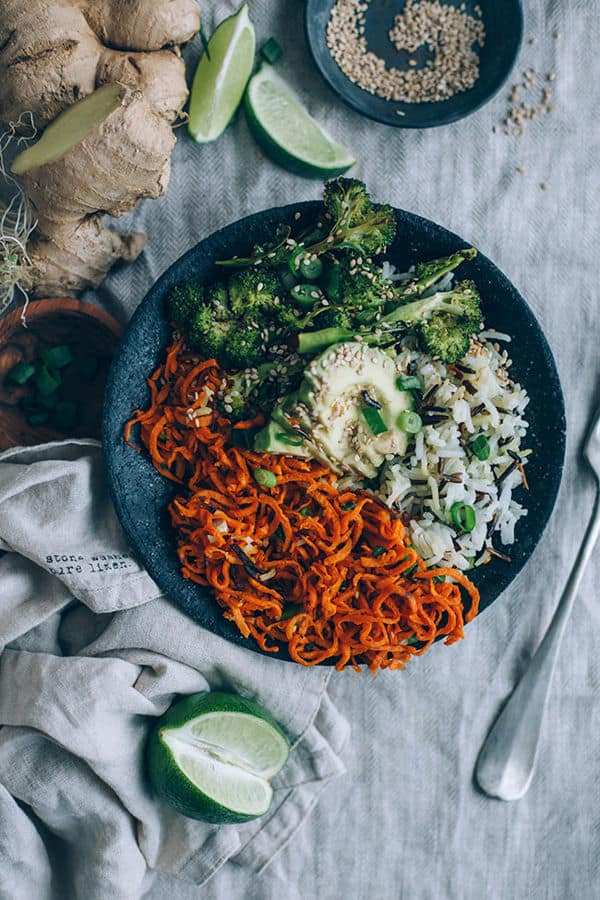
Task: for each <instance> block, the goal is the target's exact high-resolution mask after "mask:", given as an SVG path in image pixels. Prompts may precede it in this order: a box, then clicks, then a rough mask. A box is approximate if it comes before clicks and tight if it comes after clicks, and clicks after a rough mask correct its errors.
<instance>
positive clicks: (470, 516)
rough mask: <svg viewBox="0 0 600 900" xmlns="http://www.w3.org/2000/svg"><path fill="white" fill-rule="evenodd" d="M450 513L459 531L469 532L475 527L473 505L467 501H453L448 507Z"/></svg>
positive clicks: (475, 519)
mask: <svg viewBox="0 0 600 900" xmlns="http://www.w3.org/2000/svg"><path fill="white" fill-rule="evenodd" d="M450 515H451V517H452V521H453V522H454V524H455V525H456V527H457V528H460V530H461V531H466V532H470V531H473V529H474V528H475V525H476V522H477V516H476V515H475V510H474V509H473V507H472V506H469V505H468V504H467V503H462V502H461V501H457V502H456V503H453V504H452V506H451V507H450Z"/></svg>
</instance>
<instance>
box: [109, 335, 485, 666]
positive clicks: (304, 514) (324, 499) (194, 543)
mask: <svg viewBox="0 0 600 900" xmlns="http://www.w3.org/2000/svg"><path fill="white" fill-rule="evenodd" d="M222 379H223V372H222V371H221V370H220V369H219V367H218V365H217V363H216V362H215V361H214V360H208V361H199V360H198V357H197V356H194V355H193V354H192V353H191V352H190V351H189V350H188V349H187V348H186V346H185V344H184V341H183V339H181V338H177V339H175V340H174V341H173V343H172V344H171V345H170V347H169V348H168V350H167V355H166V360H165V362H164V363H163V364H162V365H160V366H159V367H158V369H157V370H156V372H154V374H153V375H152V377H151V378H150V379H149V381H148V385H149V388H150V393H151V400H150V405H149V407H148V409H146V410H144V411H142V410H138V411H137V412H136V413H135V415H134V417H133V418H132V420H131V421H130V422H129V423H128V426H127V433H126V440H127V441H128V442H129V443H131V431H132V428H133V426H134V425H136V424H139V425H140V434H141V442H142V444H143V445H144V447H145V448H146V450H147V451H148V452H149V454H150V456H151V459H152V462H153V464H154V466H155V468H156V469H157V470H158V471H159V472H160V473H161V475H164V477H165V478H169V479H171V480H172V481H174V482H176V483H177V484H180V485H181V493H180V494H179V495H178V496H176V498H175V499H174V500H173V501H172V503H171V505H170V508H169V511H170V516H171V521H172V523H173V526H174V528H175V530H176V532H177V541H178V554H179V559H180V562H181V571H182V574H183V577H184V578H189V579H191V580H192V581H195V582H196V583H197V584H199V585H203V586H208V587H210V588H212V590H213V592H214V595H215V597H216V598H217V601H218V603H219V604H220V606H222V607H223V609H224V611H225V613H224V615H225V618H226V619H229V620H230V621H232V622H235V624H236V625H237V627H238V628H239V630H240V632H241V633H242V634H243V635H244V637H249V636H252V637H253V638H254V639H255V640H256V641H257V643H258V644H259V646H260V647H261V648H262V649H263V650H267V651H270V652H273V653H276V652H277V651H278V649H279V645H280V644H282V643H284V644H287V646H288V648H289V653H290V656H291V657H292V659H293V660H295V661H296V662H298V663H301V664H302V665H305V666H313V665H316V664H317V663H321V662H324V661H325V660H332V661H335V665H336V668H337V669H343V668H345V667H346V666H347V665H351V666H352V667H354V668H355V669H360V666H361V664H366V665H368V667H369V668H370V669H371V670H372V671H373V672H375V671H376V670H377V669H386V668H389V669H399V668H402V667H403V666H404V665H405V663H406V662H407V661H408V660H409V659H410V657H411V656H413V655H420V654H422V653H424V652H425V650H427V648H428V647H429V646H430V645H431V644H432V642H433V641H434V640H435V639H436V638H437V637H438V636H440V635H445V636H446V641H445V642H446V643H447V644H451V643H454V641H457V640H458V639H460V638H461V637H463V625H464V622H465V621H470V620H471V619H472V618H474V616H475V615H477V609H478V604H479V593H478V591H477V589H476V588H475V586H474V585H473V584H472V583H471V582H470V581H469V579H468V578H466V577H465V575H463V574H462V573H461V572H459V571H457V570H454V569H448V568H436V569H427V568H426V567H425V565H424V563H423V561H422V560H421V559H420V558H419V556H418V555H417V553H416V551H415V550H414V548H413V547H412V546H411V544H410V541H409V538H408V537H407V533H406V530H405V527H404V524H403V522H402V520H401V518H399V517H398V516H396V515H395V514H394V513H392V511H391V510H389V509H388V508H387V507H386V506H385V505H384V504H383V503H382V502H381V501H379V500H378V499H377V498H375V497H374V496H372V495H371V494H369V493H368V492H366V491H361V490H356V491H347V490H343V491H341V490H338V489H337V488H336V476H335V474H334V473H333V472H332V471H331V470H330V469H329V468H327V467H326V466H324V465H321V464H320V463H318V462H315V461H307V460H302V459H297V458H294V457H289V456H281V455H277V454H267V453H255V452H253V451H249V450H243V449H240V448H238V447H236V446H232V445H231V443H230V436H231V429H232V425H231V422H230V420H229V419H227V418H225V417H223V416H222V415H220V414H219V412H218V411H217V410H216V408H215V404H214V395H215V393H216V392H217V391H218V389H219V386H220V384H221V381H222ZM247 424H248V423H238V425H236V426H235V427H236V428H239V427H242V428H243V427H244V426H246V425H247ZM131 445H132V446H135V445H134V444H131ZM135 449H137V450H139V449H140V448H139V447H136V448H135ZM257 468H263V469H268V470H269V471H270V472H272V473H274V475H275V476H276V478H277V484H276V486H275V487H273V488H268V487H263V486H261V485H259V484H257V482H256V481H255V479H254V476H253V472H254V470H255V469H257ZM463 595H464V598H465V600H466V606H467V612H466V614H465V612H464V607H463ZM203 602H206V601H205V600H204V599H203V597H202V594H200V593H199V594H198V603H199V604H200V603H203ZM407 641H408V642H409V643H407Z"/></svg>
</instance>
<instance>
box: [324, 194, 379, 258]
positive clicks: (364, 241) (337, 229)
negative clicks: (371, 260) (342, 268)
mask: <svg viewBox="0 0 600 900" xmlns="http://www.w3.org/2000/svg"><path fill="white" fill-rule="evenodd" d="M323 199H324V202H325V208H326V210H327V214H328V215H329V216H331V218H332V219H333V226H332V228H331V231H330V232H329V235H328V236H327V237H326V238H325V240H324V241H321V242H320V243H318V244H315V245H313V246H312V247H311V248H310V250H311V251H312V252H313V253H322V252H325V251H326V250H332V249H333V248H334V247H337V248H340V249H342V248H350V249H352V250H355V251H356V252H357V253H361V254H362V255H363V256H375V255H378V254H380V253H383V252H384V251H385V250H386V248H387V247H388V246H389V245H390V244H391V243H392V241H393V240H394V238H395V236H396V218H395V216H394V210H393V209H392V207H391V206H387V205H386V204H381V203H373V202H372V201H371V198H370V197H369V195H368V194H367V189H366V187H365V185H364V184H363V182H362V181H357V180H356V179H355V178H336V179H335V180H334V181H329V182H327V184H326V185H325V191H324V194H323ZM330 238H331V239H332V240H330ZM317 248H318V249H317Z"/></svg>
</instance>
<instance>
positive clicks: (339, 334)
mask: <svg viewBox="0 0 600 900" xmlns="http://www.w3.org/2000/svg"><path fill="white" fill-rule="evenodd" d="M355 334H356V332H355V331H352V330H351V329H350V328H340V327H333V328H322V329H321V330H320V331H304V332H302V333H301V334H299V335H298V353H300V354H302V355H304V354H308V353H310V354H315V353H319V352H320V351H321V350H325V349H326V348H327V347H330V346H331V345H332V344H339V343H340V342H341V341H352V340H354V336H355Z"/></svg>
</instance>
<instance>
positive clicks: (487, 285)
mask: <svg viewBox="0 0 600 900" xmlns="http://www.w3.org/2000/svg"><path fill="white" fill-rule="evenodd" d="M321 209H322V206H321V204H320V203H319V202H317V201H310V202H306V203H296V204H292V205H290V206H285V207H280V208H274V209H270V210H264V211H263V212H259V213H255V214H254V215H251V216H248V217H246V218H244V219H240V220H239V221H237V222H234V223H232V224H231V225H229V226H227V227H226V228H223V229H221V230H220V231H217V232H215V233H214V234H212V235H211V236H210V237H208V238H206V239H205V240H203V241H201V242H200V243H198V244H197V245H196V246H195V247H193V248H192V249H191V250H189V251H188V252H187V253H186V254H184V255H183V256H182V257H181V258H180V259H179V260H177V261H176V262H175V263H173V265H172V266H171V267H170V268H169V269H168V270H167V271H166V272H165V273H164V274H163V275H162V276H161V277H160V278H159V279H158V281H157V282H156V283H155V284H154V286H153V287H152V288H151V289H150V291H149V292H148V294H147V295H146V297H145V299H144V300H143V301H142V303H141V304H140V306H139V307H138V309H137V310H136V312H135V314H134V316H133V317H132V319H131V321H130V322H129V325H128V327H127V329H126V331H125V334H124V336H123V339H122V341H121V345H120V347H119V349H118V351H117V354H116V356H115V358H114V360H113V364H112V367H111V370H110V374H109V379H108V384H107V390H106V399H105V406H104V418H103V450H104V458H105V464H106V471H107V478H108V484H109V488H110V493H111V496H112V499H113V502H114V505H115V508H116V511H117V515H118V517H119V520H120V522H121V524H122V526H123V529H124V531H125V534H126V535H127V538H128V540H129V543H130V545H131V547H132V549H133V551H134V553H135V555H136V556H137V558H138V559H139V561H140V562H141V563H142V564H143V565H144V567H145V568H146V570H147V571H148V572H149V574H150V575H151V577H152V578H153V579H154V581H155V582H156V583H157V585H158V586H159V587H160V589H161V590H162V591H163V592H164V594H165V595H166V596H167V597H169V598H170V600H171V601H172V602H174V603H175V604H176V605H177V606H179V607H180V608H182V609H183V610H184V611H185V612H187V613H188V614H189V615H190V616H191V617H192V618H193V619H195V620H196V621H198V622H199V623H200V625H202V626H203V627H204V628H206V629H207V630H209V631H212V632H214V633H215V634H217V635H219V636H221V637H223V638H226V639H227V640H229V641H232V642H234V643H236V644H238V645H241V646H243V647H246V648H249V649H252V650H255V651H258V652H260V653H264V652H265V651H262V650H260V648H259V647H258V645H257V644H256V643H255V642H254V640H252V639H246V638H244V637H242V635H241V634H240V633H239V631H238V630H237V628H236V627H235V626H234V625H233V624H232V623H231V622H228V621H226V620H225V619H224V618H223V616H222V610H221V608H220V607H219V606H218V605H217V602H216V601H215V600H214V598H213V597H212V596H210V595H209V593H208V591H207V590H205V589H203V588H201V587H200V586H198V585H196V584H195V583H194V582H191V581H188V580H185V579H184V578H183V577H182V575H181V574H180V571H179V563H178V559H177V555H176V548H175V534H174V532H173V529H172V528H171V525H170V523H169V521H168V515H167V509H166V507H167V504H168V502H169V501H170V499H171V497H172V496H173V495H174V494H175V493H176V492H177V489H176V486H173V484H172V483H171V482H168V481H167V480H166V479H164V478H163V477H162V476H160V475H159V474H158V472H157V471H156V470H155V469H154V467H153V465H152V463H151V461H150V459H149V457H148V456H147V455H146V454H145V453H136V452H135V451H134V450H133V449H131V448H130V447H128V446H127V445H126V444H125V441H124V429H125V424H126V422H127V421H128V419H129V418H131V415H132V414H133V412H134V410H135V409H137V408H143V407H144V406H145V405H146V403H147V399H148V396H149V391H148V387H147V384H146V378H147V377H148V375H149V374H150V373H151V372H152V371H154V369H155V367H156V366H157V364H158V362H159V359H160V358H161V356H162V354H163V351H164V347H165V345H166V343H167V340H168V339H169V327H168V323H167V320H166V317H165V315H164V298H165V297H166V295H167V294H168V292H169V291H170V289H171V288H172V287H173V286H174V285H175V284H177V283H178V282H180V281H182V280H186V279H188V278H199V279H200V280H202V281H209V280H212V279H214V278H215V273H216V267H215V266H214V260H217V259H224V258H225V259H226V258H230V257H231V256H232V255H234V254H237V255H245V253H246V252H247V251H249V250H250V248H251V246H252V244H254V243H255V242H260V241H264V240H266V239H268V237H270V236H271V235H272V234H273V229H274V227H275V226H276V225H277V224H279V223H281V222H284V223H289V224H291V225H298V224H299V223H298V222H297V221H296V220H295V216H297V214H298V213H300V215H301V220H300V225H301V224H302V219H305V220H306V221H307V220H308V218H310V219H311V220H314V217H315V216H316V215H318V212H319V211H320V210H321ZM395 213H396V219H397V223H398V237H397V239H396V242H395V243H394V245H393V247H392V248H391V249H390V252H389V253H388V254H387V255H388V258H391V259H393V260H396V262H397V263H398V264H399V265H400V266H402V268H403V270H405V269H406V268H407V267H408V265H410V264H412V263H413V262H415V261H418V260H419V259H421V260H422V259H426V258H433V257H435V256H442V255H446V254H449V253H451V252H454V251H456V250H458V249H460V248H463V247H466V246H470V245H469V244H467V243H465V241H464V240H462V238H460V237H458V236H457V235H456V234H453V233H452V232H450V231H447V230H446V229H444V228H442V227H441V226H440V225H436V224H435V223H433V222H431V221H429V220H427V219H423V218H421V217H420V216H417V215H415V214H414V213H409V212H405V211H403V210H395ZM463 270H464V275H465V277H472V278H474V279H475V280H476V282H477V284H478V286H479V288H480V290H481V292H482V296H483V304H484V313H485V311H486V307H487V310H488V312H489V311H490V309H491V310H492V314H491V315H490V316H489V321H488V325H489V327H494V328H497V329H498V330H500V331H510V332H513V333H515V332H518V339H516V340H515V341H514V342H513V343H512V344H510V345H509V346H510V348H511V349H510V353H511V356H512V358H513V360H514V365H513V370H512V371H513V374H514V376H515V378H516V379H517V380H519V381H520V382H521V383H522V384H524V386H525V387H526V388H527V390H528V392H529V394H530V396H531V403H530V406H529V407H528V410H527V417H528V419H529V420H530V423H531V425H530V434H529V436H528V446H531V447H533V449H534V455H533V456H532V458H531V460H530V463H529V465H528V467H527V468H528V474H529V480H530V484H531V490H530V492H529V495H528V496H527V497H526V498H523V497H520V498H518V499H520V500H522V501H523V502H524V503H525V505H527V506H528V508H529V515H528V517H527V518H525V519H524V520H522V521H521V522H520V523H517V543H516V544H515V545H513V547H514V549H513V550H511V551H510V552H511V553H512V554H513V563H512V564H511V565H507V564H506V563H503V562H501V561H500V560H498V559H494V560H493V561H492V562H491V563H490V564H489V565H486V566H482V567H480V568H478V569H476V570H475V574H474V580H475V581H476V583H477V585H478V587H479V589H480V591H481V605H480V610H481V611H483V610H484V609H486V608H487V607H488V606H489V605H490V604H491V603H493V601H494V600H495V599H496V598H497V597H498V596H499V595H500V594H501V593H502V592H503V591H504V590H505V589H506V588H507V587H508V585H509V584H510V583H511V581H512V580H513V579H514V577H515V576H516V575H517V574H518V572H519V571H520V570H521V568H522V567H523V565H524V564H525V563H526V561H527V559H528V558H529V557H530V555H531V553H532V552H533V549H534V548H535V546H536V545H537V543H538V541H539V539H540V537H541V536H542V533H543V531H544V528H545V526H546V523H547V521H548V519H549V517H550V514H551V512H552V509H553V507H554V503H555V500H556V495H557V493H558V488H559V485H560V479H561V474H562V468H563V462H564V452H565V431H566V425H565V411H564V403H563V397H562V391H561V387H560V381H559V378H558V373H557V371H556V366H555V363H554V358H553V356H552V352H551V350H550V347H549V346H548V343H547V341H546V338H545V337H544V335H543V332H542V331H541V328H540V326H539V324H538V323H537V321H536V319H535V317H534V315H533V313H532V311H531V310H530V308H529V306H528V305H527V304H526V302H525V300H523V298H522V297H521V296H520V294H519V293H518V292H517V290H516V288H515V287H514V286H513V285H512V284H511V282H510V281H509V280H508V279H507V278H506V276H505V275H504V274H503V273H502V272H501V271H500V270H499V269H498V268H497V267H496V266H495V265H494V264H493V263H492V262H491V261H490V260H489V259H487V258H486V257H485V256H483V255H482V254H479V255H478V256H477V257H476V258H475V260H473V261H472V262H468V263H465V264H463ZM515 337H517V334H515ZM135 437H136V432H135V430H134V440H135ZM268 655H273V656H275V657H276V658H279V659H287V660H289V658H290V657H289V654H288V651H287V648H286V647H285V646H282V647H281V648H280V650H279V652H278V653H277V654H268Z"/></svg>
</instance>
